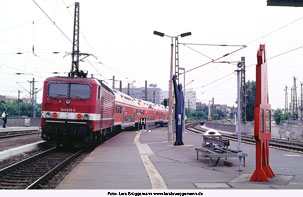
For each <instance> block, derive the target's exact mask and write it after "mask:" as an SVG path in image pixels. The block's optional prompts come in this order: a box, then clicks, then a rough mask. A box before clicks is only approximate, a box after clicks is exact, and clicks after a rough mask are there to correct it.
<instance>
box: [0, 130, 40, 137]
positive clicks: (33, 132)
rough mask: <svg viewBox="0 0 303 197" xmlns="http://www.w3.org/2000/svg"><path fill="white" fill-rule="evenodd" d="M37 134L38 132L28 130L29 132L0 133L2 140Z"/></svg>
mask: <svg viewBox="0 0 303 197" xmlns="http://www.w3.org/2000/svg"><path fill="white" fill-rule="evenodd" d="M33 134H37V135H38V131H37V130H27V131H2V132H0V139H2V138H10V137H18V136H24V135H33Z"/></svg>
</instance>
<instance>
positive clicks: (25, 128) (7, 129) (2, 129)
mask: <svg viewBox="0 0 303 197" xmlns="http://www.w3.org/2000/svg"><path fill="white" fill-rule="evenodd" d="M39 129H40V127H6V128H3V127H2V126H1V127H0V132H13V131H38V130H39Z"/></svg>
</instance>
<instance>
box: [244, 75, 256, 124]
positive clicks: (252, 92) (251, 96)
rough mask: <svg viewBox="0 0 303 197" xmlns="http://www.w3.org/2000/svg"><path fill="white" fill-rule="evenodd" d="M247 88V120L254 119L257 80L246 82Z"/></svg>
mask: <svg viewBox="0 0 303 197" xmlns="http://www.w3.org/2000/svg"><path fill="white" fill-rule="evenodd" d="M245 88H246V120H247V121H253V120H254V110H255V103H256V82H255V81H249V80H248V82H246V83H245Z"/></svg>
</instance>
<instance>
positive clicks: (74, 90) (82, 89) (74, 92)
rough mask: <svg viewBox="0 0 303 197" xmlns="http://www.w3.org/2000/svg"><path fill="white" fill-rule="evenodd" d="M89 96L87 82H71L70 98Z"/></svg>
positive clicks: (86, 97) (85, 97)
mask: <svg viewBox="0 0 303 197" xmlns="http://www.w3.org/2000/svg"><path fill="white" fill-rule="evenodd" d="M89 97H90V86H89V85H87V84H71V86H70V98H81V99H88V98H89Z"/></svg>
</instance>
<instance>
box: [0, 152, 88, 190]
mask: <svg viewBox="0 0 303 197" xmlns="http://www.w3.org/2000/svg"><path fill="white" fill-rule="evenodd" d="M82 153H83V149H82V150H79V151H74V152H66V151H62V150H59V149H58V148H51V149H49V150H47V151H44V152H42V153H39V154H37V155H34V156H32V157H30V158H28V159H25V160H23V161H20V162H18V163H15V164H13V165H10V166H8V167H6V168H4V169H1V170H0V189H39V188H41V184H42V183H43V182H45V181H46V180H48V179H49V178H50V177H51V176H52V175H54V174H55V173H56V172H58V171H59V170H60V169H61V168H63V167H64V166H66V165H67V164H68V163H70V162H71V161H72V160H73V159H75V158H76V157H77V156H79V155H80V154H82Z"/></svg>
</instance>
